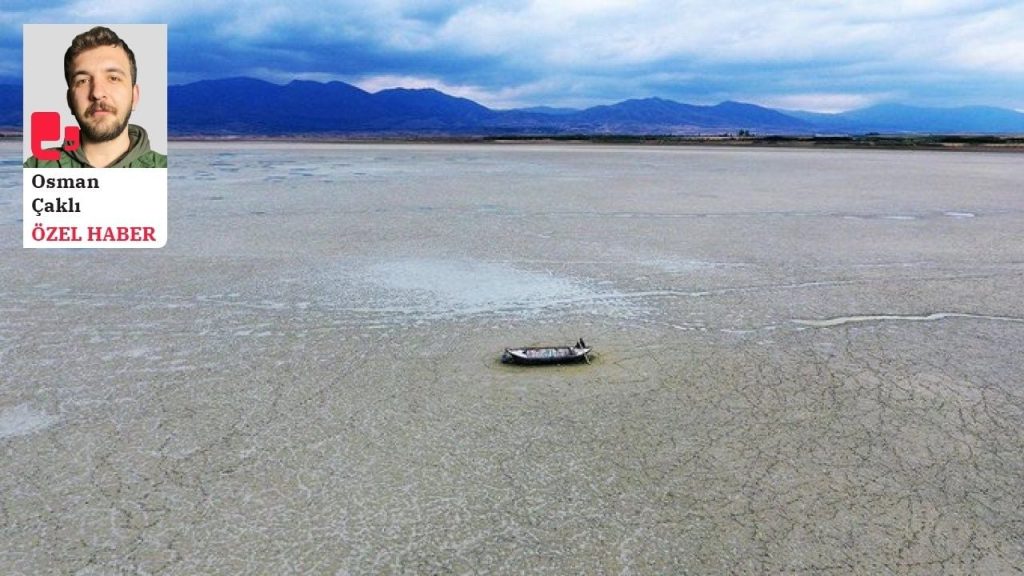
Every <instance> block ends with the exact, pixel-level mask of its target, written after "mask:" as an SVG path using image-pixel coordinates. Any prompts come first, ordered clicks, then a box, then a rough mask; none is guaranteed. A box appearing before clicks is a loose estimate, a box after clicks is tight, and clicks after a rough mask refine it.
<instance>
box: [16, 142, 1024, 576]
mask: <svg viewBox="0 0 1024 576" xmlns="http://www.w3.org/2000/svg"><path fill="white" fill-rule="evenodd" d="M4 150H6V149H4ZM9 152H10V153H9V154H6V156H11V157H13V156H15V155H16V151H15V150H14V149H13V148H12V149H11V150H10V151H9ZM171 153H172V160H173V164H172V170H171V182H170V196H171V199H170V202H169V205H170V206H171V213H170V240H169V242H168V245H167V247H166V248H165V249H162V250H159V251H99V250H94V251H77V252H76V251H40V250H22V249H21V248H19V247H16V246H18V245H20V237H21V236H20V235H21V222H20V221H18V218H19V217H20V194H21V182H20V169H19V168H18V166H17V165H14V164H10V165H8V164H5V165H3V166H0V170H2V173H3V175H4V177H3V179H2V186H3V187H2V188H0V221H2V222H4V226H3V227H0V245H2V246H3V248H2V249H0V250H2V253H3V256H2V259H0V573H3V574H38V573H68V574H108V573H143V574H197V573H225V574H235V573H271V574H281V573H290V572H308V573H342V574H344V573H352V574H362V573H409V574H447V573H460V574H462V573H477V572H479V573H550V574H564V573H587V574H601V573H617V574H619V573H634V574H650V573H738V574H770V573H796V574H851V573H857V574H929V575H930V574H1019V573H1021V568H1020V567H1021V566H1024V512H1022V510H1024V482H1022V481H1021V479H1022V478H1024V378H1022V377H1021V372H1022V370H1021V369H1022V367H1024V366H1022V361H1021V359H1020V352H1021V350H1022V348H1024V298H1022V289H1021V286H1022V285H1024V283H1022V280H1024V259H1022V255H1024V234H1022V233H1021V231H1022V230H1024V212H1022V209H1024V196H1022V195H1021V194H1020V191H1021V190H1022V189H1024V172H1022V171H1021V170H1020V167H1019V166H1020V158H1019V156H1016V155H998V154H994V155H993V154H947V153H926V152H916V153H900V152H873V151H798V150H750V151H746V150H702V149H679V150H676V149H666V148H639V147H637V148H632V147H630V148H614V147H610V148H602V147H594V146H584V147H575V148H574V147H568V146H566V147H556V146H551V147H545V146H508V147H506V146H490V147H488V146H482V147H477V146H412V145H389V146H371V145H363V146H309V147H288V146H266V145H263V146H257V145H239V146H238V147H237V148H233V149H231V150H229V151H227V152H220V151H218V150H216V149H214V148H213V146H212V145H205V144H179V145H176V146H175V147H174V148H173V149H172V151H171ZM282 178H287V182H288V186H287V187H284V186H283V185H282ZM580 336H583V337H584V338H585V339H586V340H587V341H588V344H591V345H593V346H594V347H595V350H596V351H597V356H596V357H595V359H594V362H593V364H591V365H582V366H567V367H557V368H551V369H522V368H516V367H508V366H503V365H501V364H499V362H498V358H499V356H500V353H501V350H502V348H503V347H505V346H511V345H527V344H543V343H568V342H573V341H575V340H576V338H578V337H580Z"/></svg>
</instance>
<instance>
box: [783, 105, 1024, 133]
mask: <svg viewBox="0 0 1024 576" xmlns="http://www.w3.org/2000/svg"><path fill="white" fill-rule="evenodd" d="M787 114H789V115H792V116H794V117H797V118H800V119H802V120H805V121H807V122H809V123H811V124H813V125H815V126H817V127H818V128H819V131H829V132H844V133H857V134H863V133H868V132H881V133H914V134H917V133H932V134H968V133H969V134H1024V114H1021V113H1020V112H1015V111H1013V110H1007V109H1005V108H993V107H990V106H963V107H959V108H924V107H919V106H907V105H904V104H879V105H877V106H871V107H868V108H862V109H859V110H851V111H849V112H843V113H840V114H816V113H811V112H787Z"/></svg>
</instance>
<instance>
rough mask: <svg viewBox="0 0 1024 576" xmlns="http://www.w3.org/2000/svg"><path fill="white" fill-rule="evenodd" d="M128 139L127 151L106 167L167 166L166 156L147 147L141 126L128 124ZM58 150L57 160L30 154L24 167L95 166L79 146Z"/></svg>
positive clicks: (147, 142)
mask: <svg viewBox="0 0 1024 576" xmlns="http://www.w3.org/2000/svg"><path fill="white" fill-rule="evenodd" d="M128 140H129V141H130V144H129V146H128V151H127V152H125V153H124V156H121V157H120V158H118V159H117V161H116V162H114V163H113V164H111V165H110V166H107V168H167V156H165V155H163V154H160V153H159V152H154V151H153V150H150V149H149V135H148V134H146V130H145V129H143V128H142V127H141V126H136V125H135V124H129V125H128ZM59 150H60V159H59V160H40V159H38V158H36V157H35V156H32V157H31V158H29V159H28V160H25V168H95V166H92V165H91V164H89V161H88V160H86V159H85V152H84V151H83V150H82V147H81V146H79V147H78V149H77V150H74V151H72V152H68V151H67V150H64V149H63V148H60V149H59Z"/></svg>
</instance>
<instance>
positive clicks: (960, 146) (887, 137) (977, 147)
mask: <svg viewBox="0 0 1024 576" xmlns="http://www.w3.org/2000/svg"><path fill="white" fill-rule="evenodd" d="M21 138H22V134H20V133H16V132H8V133H0V142H2V141H10V140H20V139H21ZM168 142H297V143H309V144H410V143H412V144H496V145H515V144H554V145H559V144H596V145H623V146H714V147H726V148H730V147H732V148H801V149H807V148H820V149H837V150H848V149H877V150H940V151H951V152H1009V153H1021V152H1024V135H959V134H948V135H947V134H934V135H933V134H906V135H904V134H895V135H894V134H867V135H860V136H780V135H770V136H731V135H718V136H710V135H709V136H672V135H646V136H637V135H615V134H609V135H580V134H572V135H554V136H550V135H549V136H544V135H523V136H520V135H493V136H489V135H466V136H458V135H410V134H401V135H399V134H396V135H382V134H366V135H359V134H338V135H330V134H315V135H279V136H275V135H249V134H246V135H200V134H195V135H178V136H170V137H168Z"/></svg>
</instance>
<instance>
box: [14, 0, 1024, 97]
mask: <svg viewBox="0 0 1024 576" xmlns="http://www.w3.org/2000/svg"><path fill="white" fill-rule="evenodd" d="M3 4H4V7H3V8H2V9H0V79H2V81H6V82H20V76H21V68H22V56H21V25H22V24H25V23H70V22H83V23H116V22H140V23H166V24H168V36H169V68H170V70H169V72H170V80H171V83H172V84H180V83H185V82H191V81H194V80H201V79H206V78H222V77H228V76H253V77H258V78H262V79H265V80H270V81H273V82H278V83H285V82H287V81H289V80H292V79H296V78H301V79H310V80H320V81H328V80H341V81H344V82H349V83H352V84H356V85H357V86H360V87H362V88H364V89H366V90H369V91H376V90H380V89H383V88H390V87H395V86H404V87H413V88H419V87H433V88H438V89H440V90H442V91H444V92H447V93H449V94H453V95H458V96H465V97H468V98H472V99H474V100H476V101H478V102H480V103H482V104H484V105H487V106H490V107H493V108H510V107H521V106H537V105H549V106H570V107H585V106H592V105H597V104H609V103H613V102H617V101H620V100H624V99H627V98H642V97H648V96H659V97H662V98H669V99H673V100H677V101H681V102H689V103H695V104H713V103H717V102H720V101H723V100H739V101H744V102H752V103H756V104H761V105H766V106H772V107H777V108H789V109H805V110H816V111H840V110H847V109H852V108H859V107H863V106H867V105H871V104H875V103H881V102H903V103H914V104H921V105H930V106H959V105H973V104H986V105H994V106H1003V107H1007V108H1014V109H1019V110H1024V1H1021V0H1016V1H1005V0H877V1H876V0H859V1H856V0H850V1H841V0H760V1H754V0H749V1H748V0H674V1H673V0H630V1H626V0H548V1H539V0H478V1H469V0H452V1H442V0H375V1H367V0H358V1H357V0H324V1H321V2H318V3H316V4H314V3H309V2H280V1H277V2H275V1H265V0H230V1H228V0H204V1H202V2H192V1H190V0H156V1H148V2H141V1H138V0H104V1H101V2H97V1H95V0H89V1H84V0H75V1H70V2H53V3H49V4H47V3H42V4H46V5H41V3H40V2H39V0H31V1H29V0H4V2H3ZM72 16H73V17H72Z"/></svg>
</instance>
